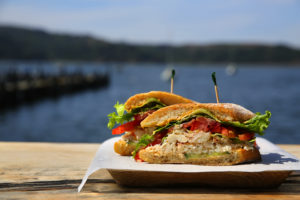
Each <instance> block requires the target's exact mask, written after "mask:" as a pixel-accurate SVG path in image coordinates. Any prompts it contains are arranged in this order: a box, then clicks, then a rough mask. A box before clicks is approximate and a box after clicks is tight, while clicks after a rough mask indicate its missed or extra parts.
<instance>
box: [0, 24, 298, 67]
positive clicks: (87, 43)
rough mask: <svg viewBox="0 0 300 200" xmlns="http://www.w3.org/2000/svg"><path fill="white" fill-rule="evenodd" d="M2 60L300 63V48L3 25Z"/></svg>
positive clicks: (1, 27) (0, 36)
mask: <svg viewBox="0 0 300 200" xmlns="http://www.w3.org/2000/svg"><path fill="white" fill-rule="evenodd" d="M0 59H24V60H33V59H39V60H86V61H120V62H168V61H172V62H187V63H198V62H207V63H216V62H241V63H300V50H299V49H295V48H292V47H289V46H287V45H264V44H214V45H179V46H175V45H141V44H130V43H118V42H108V41H105V40H101V39H96V38H94V37H91V36H86V35H68V34H55V33H49V32H46V31H42V30H36V29H29V28H20V27H11V26H0Z"/></svg>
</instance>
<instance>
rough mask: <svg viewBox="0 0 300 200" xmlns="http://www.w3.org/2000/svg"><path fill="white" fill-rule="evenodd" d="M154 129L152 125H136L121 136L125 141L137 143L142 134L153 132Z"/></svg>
mask: <svg viewBox="0 0 300 200" xmlns="http://www.w3.org/2000/svg"><path fill="white" fill-rule="evenodd" d="M154 129H155V128H154V127H153V128H152V127H151V128H144V129H143V128H141V127H136V128H135V129H134V130H133V131H128V132H125V134H124V135H123V136H122V139H123V140H124V141H126V142H127V143H137V142H138V141H139V140H140V139H141V137H142V136H143V135H145V134H148V135H151V134H153V131H154Z"/></svg>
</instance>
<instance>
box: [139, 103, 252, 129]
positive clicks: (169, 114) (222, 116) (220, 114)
mask: <svg viewBox="0 0 300 200" xmlns="http://www.w3.org/2000/svg"><path fill="white" fill-rule="evenodd" d="M200 108H203V109H206V110H208V111H209V112H211V113H212V114H213V115H215V116H216V117H217V118H218V119H219V120H222V121H239V122H244V121H247V120H249V119H251V118H252V117H254V116H255V114H254V113H252V112H251V111H249V110H247V109H246V108H243V107H242V106H239V105H236V104H232V103H187V104H176V105H171V106H167V107H164V108H161V109H159V110H157V111H155V112H154V113H152V114H151V115H150V116H148V117H147V118H146V119H144V120H143V121H142V123H141V126H142V127H143V128H144V127H154V126H164V125H166V124H168V123H169V122H170V121H176V120H181V119H183V118H184V117H186V116H188V115H189V114H191V113H192V112H193V111H195V110H196V109H200Z"/></svg>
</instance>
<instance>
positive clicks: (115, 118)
mask: <svg viewBox="0 0 300 200" xmlns="http://www.w3.org/2000/svg"><path fill="white" fill-rule="evenodd" d="M114 108H115V109H116V112H117V113H115V112H113V113H110V114H108V115H107V116H108V119H109V121H108V124H107V127H108V128H109V129H112V128H113V127H114V126H115V124H122V123H124V122H125V121H130V120H131V119H132V117H133V114H132V113H125V107H124V104H119V102H117V103H116V105H114Z"/></svg>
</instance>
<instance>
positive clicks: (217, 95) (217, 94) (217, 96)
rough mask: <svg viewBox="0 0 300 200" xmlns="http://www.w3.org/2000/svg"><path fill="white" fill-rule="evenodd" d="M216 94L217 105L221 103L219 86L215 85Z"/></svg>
mask: <svg viewBox="0 0 300 200" xmlns="http://www.w3.org/2000/svg"><path fill="white" fill-rule="evenodd" d="M215 93H216V98H217V103H220V101H219V93H218V87H217V85H215Z"/></svg>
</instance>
